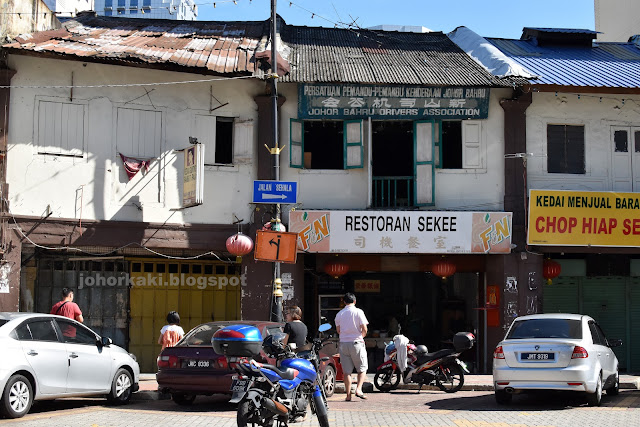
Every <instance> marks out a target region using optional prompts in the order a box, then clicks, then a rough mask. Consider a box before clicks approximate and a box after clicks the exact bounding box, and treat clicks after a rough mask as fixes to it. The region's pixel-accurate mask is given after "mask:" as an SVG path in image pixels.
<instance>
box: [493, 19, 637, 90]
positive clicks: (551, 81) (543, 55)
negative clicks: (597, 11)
mask: <svg viewBox="0 0 640 427" xmlns="http://www.w3.org/2000/svg"><path fill="white" fill-rule="evenodd" d="M545 30H548V29H545ZM567 31H568V30H566V29H562V30H561V31H558V32H567ZM576 31H577V32H579V33H581V34H584V32H585V30H576ZM594 33H595V32H594ZM486 40H488V41H489V42H490V43H491V44H493V45H494V46H495V47H497V48H498V49H500V51H502V52H503V53H504V54H505V55H506V56H508V57H509V58H510V59H512V60H513V61H515V62H516V63H518V64H520V65H521V66H523V67H524V68H526V69H527V70H528V71H529V72H531V73H532V74H535V75H537V76H539V79H537V80H533V81H532V82H531V83H532V84H533V85H561V86H585V87H607V88H640V47H639V46H638V45H636V44H634V43H596V42H594V43H593V45H592V46H576V45H560V44H558V45H556V44H545V45H542V46H540V45H538V43H537V42H536V40H535V39H528V40H513V39H497V38H487V39H486Z"/></svg>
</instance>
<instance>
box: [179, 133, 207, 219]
mask: <svg viewBox="0 0 640 427" xmlns="http://www.w3.org/2000/svg"><path fill="white" fill-rule="evenodd" d="M182 153H183V154H184V173H183V177H182V207H183V208H188V207H191V206H198V205H201V204H202V202H203V201H204V145H202V144H195V145H193V146H191V147H189V148H185V149H184V150H182Z"/></svg>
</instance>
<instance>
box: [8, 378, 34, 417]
mask: <svg viewBox="0 0 640 427" xmlns="http://www.w3.org/2000/svg"><path fill="white" fill-rule="evenodd" d="M32 403H33V387H32V386H31V383H30V382H29V380H28V379H27V378H26V377H24V376H22V375H14V376H12V377H11V378H9V381H7V384H6V385H5V386H4V391H3V392H2V406H1V407H0V409H1V410H2V411H1V412H2V414H3V415H4V416H6V417H7V418H20V417H23V416H24V415H25V414H26V413H27V412H29V409H31V404H32Z"/></svg>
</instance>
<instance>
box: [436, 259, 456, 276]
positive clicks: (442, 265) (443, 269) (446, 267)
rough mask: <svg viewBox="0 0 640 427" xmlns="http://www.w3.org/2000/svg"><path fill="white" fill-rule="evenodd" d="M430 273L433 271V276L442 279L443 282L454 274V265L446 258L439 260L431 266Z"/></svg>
mask: <svg viewBox="0 0 640 427" xmlns="http://www.w3.org/2000/svg"><path fill="white" fill-rule="evenodd" d="M431 271H433V274H435V275H436V276H440V277H442V280H444V279H446V278H447V277H449V276H453V275H454V274H455V272H456V265H455V264H454V263H452V262H451V261H449V260H448V259H446V258H441V259H440V260H439V261H438V262H436V263H434V264H433V265H432V266H431Z"/></svg>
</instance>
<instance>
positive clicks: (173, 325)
mask: <svg viewBox="0 0 640 427" xmlns="http://www.w3.org/2000/svg"><path fill="white" fill-rule="evenodd" d="M167 323H169V324H168V325H164V326H163V327H162V329H160V338H158V344H161V345H162V350H164V349H165V348H167V347H173V346H174V345H176V344H177V343H178V341H180V340H181V339H182V337H183V336H184V330H183V329H182V328H181V327H180V315H179V314H178V313H177V312H175V311H170V312H169V314H167Z"/></svg>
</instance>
